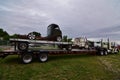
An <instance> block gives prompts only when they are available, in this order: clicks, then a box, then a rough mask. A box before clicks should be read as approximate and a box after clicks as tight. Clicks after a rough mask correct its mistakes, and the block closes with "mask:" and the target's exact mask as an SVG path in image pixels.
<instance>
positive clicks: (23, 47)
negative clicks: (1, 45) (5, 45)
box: [18, 42, 28, 51]
mask: <svg viewBox="0 0 120 80" xmlns="http://www.w3.org/2000/svg"><path fill="white" fill-rule="evenodd" d="M18 49H19V50H21V51H26V50H28V43H26V42H20V43H18Z"/></svg>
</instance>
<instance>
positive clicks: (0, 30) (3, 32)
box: [0, 29, 10, 40]
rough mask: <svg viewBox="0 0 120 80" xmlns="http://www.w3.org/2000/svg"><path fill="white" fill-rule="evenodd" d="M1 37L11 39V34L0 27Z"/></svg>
mask: <svg viewBox="0 0 120 80" xmlns="http://www.w3.org/2000/svg"><path fill="white" fill-rule="evenodd" d="M0 37H1V38H3V39H4V40H9V37H10V36H9V34H8V33H7V32H6V31H4V30H3V29H0Z"/></svg>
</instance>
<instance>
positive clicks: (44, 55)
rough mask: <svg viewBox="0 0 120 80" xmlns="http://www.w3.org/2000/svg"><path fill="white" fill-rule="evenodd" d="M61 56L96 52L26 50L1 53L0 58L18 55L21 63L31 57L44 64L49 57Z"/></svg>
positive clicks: (30, 59)
mask: <svg viewBox="0 0 120 80" xmlns="http://www.w3.org/2000/svg"><path fill="white" fill-rule="evenodd" d="M61 54H69V55H70V54H94V55H95V54H96V50H78V49H74V50H71V51H67V50H28V51H1V52H0V58H5V57H7V56H8V55H18V56H20V59H21V61H22V62H23V63H25V64H28V63H30V62H32V60H33V57H35V58H38V59H39V61H40V62H46V61H47V60H48V56H49V55H61Z"/></svg>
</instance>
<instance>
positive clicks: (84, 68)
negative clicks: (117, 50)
mask: <svg viewBox="0 0 120 80" xmlns="http://www.w3.org/2000/svg"><path fill="white" fill-rule="evenodd" d="M0 80H120V54H110V55H108V56H93V55H58V56H49V60H48V62H46V63H40V62H38V60H37V59H34V61H33V62H32V63H30V64H21V62H20V60H19V59H18V57H17V56H8V57H6V58H5V59H0Z"/></svg>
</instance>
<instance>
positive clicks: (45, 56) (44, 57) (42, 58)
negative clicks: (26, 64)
mask: <svg viewBox="0 0 120 80" xmlns="http://www.w3.org/2000/svg"><path fill="white" fill-rule="evenodd" d="M38 59H39V61H40V62H46V61H47V60H48V54H47V53H40V54H39V56H38Z"/></svg>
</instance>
